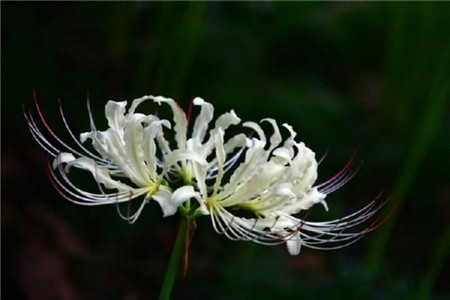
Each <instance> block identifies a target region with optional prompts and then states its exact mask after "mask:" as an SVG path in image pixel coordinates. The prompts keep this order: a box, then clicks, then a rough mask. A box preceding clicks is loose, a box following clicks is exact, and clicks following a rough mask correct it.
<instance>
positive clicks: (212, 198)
mask: <svg viewBox="0 0 450 300" xmlns="http://www.w3.org/2000/svg"><path fill="white" fill-rule="evenodd" d="M34 97H35V106H36V110H37V113H38V115H39V119H40V122H41V125H39V126H38V124H37V123H36V121H35V120H34V118H33V115H32V114H31V112H28V113H25V117H26V119H27V121H28V126H29V128H30V131H31V133H32V135H33V137H34V138H35V139H36V141H37V142H38V143H39V144H40V145H41V146H42V147H43V148H44V149H45V150H46V151H47V152H48V153H49V154H50V156H51V157H53V158H54V159H53V164H52V166H53V168H52V167H51V166H50V165H51V163H50V162H49V164H48V165H49V168H48V175H49V178H50V181H51V183H52V184H53V186H54V187H55V188H56V190H57V191H58V192H59V193H60V194H61V195H62V196H64V197H65V198H66V199H68V200H70V201H72V202H74V203H77V204H82V205H102V204H118V203H122V202H127V201H131V200H133V199H136V198H142V199H143V200H142V202H141V204H140V206H139V209H138V210H137V211H136V212H135V213H133V214H132V215H127V216H124V215H123V214H122V213H121V212H120V210H119V209H118V211H119V214H120V216H121V217H122V218H124V219H127V220H128V221H129V222H130V223H133V222H135V221H136V219H137V218H138V217H139V215H140V213H141V211H142V210H143V208H144V206H145V204H146V203H148V201H149V200H151V199H152V200H154V201H157V202H158V203H159V205H160V206H161V209H162V211H163V215H164V216H170V215H173V214H175V213H176V212H177V211H178V210H179V211H180V212H181V213H182V214H183V215H185V216H187V217H189V218H196V217H198V216H201V215H209V216H210V218H211V222H212V225H213V227H214V229H215V230H216V231H217V232H218V233H221V234H225V235H226V236H227V237H228V238H230V239H232V240H249V241H254V242H257V243H261V244H268V245H274V244H280V243H286V245H287V248H288V251H289V253H290V254H292V255H295V254H298V253H299V252H300V250H301V247H302V246H305V247H310V248H314V249H337V248H341V247H344V246H346V245H349V244H351V243H354V242H355V241H357V240H358V239H359V238H361V237H362V236H363V235H364V234H366V233H368V232H370V231H372V230H374V229H375V228H377V227H378V226H379V225H380V224H381V223H382V222H384V220H383V221H382V222H378V220H375V221H374V222H372V223H371V224H370V225H369V226H367V227H366V228H365V229H363V230H362V231H359V232H358V231H356V232H348V229H350V228H354V227H356V226H359V225H361V224H362V223H364V222H366V221H368V220H369V219H371V218H372V217H373V216H374V214H375V213H376V212H377V211H378V210H379V209H380V208H381V207H382V206H383V205H384V203H382V204H381V205H377V204H376V200H377V199H376V200H374V201H372V202H370V203H369V204H368V205H367V206H365V207H364V208H362V209H361V210H359V211H356V212H355V213H353V214H350V215H348V216H345V217H343V218H340V219H337V220H332V221H326V222H312V221H309V220H308V216H309V209H310V208H311V207H312V206H314V205H315V204H319V203H320V204H321V205H323V207H324V208H325V209H326V210H328V206H327V203H326V202H325V199H326V197H327V195H328V194H330V193H332V192H334V191H335V190H337V189H338V188H340V187H341V186H342V185H344V184H345V183H346V182H347V181H348V180H350V179H351V178H352V177H353V176H354V175H355V173H356V171H352V170H351V165H352V162H353V158H354V155H353V156H352V158H351V159H350V161H349V162H348V163H347V164H346V165H345V166H344V168H343V169H342V170H341V171H340V172H339V173H337V174H336V175H335V176H333V177H332V178H331V179H329V180H327V181H326V182H324V183H322V184H316V179H317V168H318V165H319V162H317V161H316V158H315V154H314V152H313V151H311V150H310V149H309V148H308V147H306V146H305V144H304V143H301V142H297V141H296V140H295V138H296V135H297V134H296V132H295V131H294V130H293V129H292V127H291V126H290V125H287V124H283V127H284V129H285V130H287V134H288V137H287V138H285V139H283V137H282V134H281V132H280V128H279V126H278V124H277V122H276V121H275V120H273V119H264V120H262V123H264V124H268V126H270V127H271V128H272V131H273V133H272V135H271V136H270V138H269V140H267V138H266V135H265V133H264V130H263V129H262V128H261V126H260V125H259V124H257V123H254V122H245V123H243V124H242V126H243V127H244V128H246V129H245V130H246V131H249V130H250V131H253V133H254V135H255V136H250V135H249V136H247V135H246V134H244V133H237V134H234V135H231V137H228V136H229V135H230V133H229V132H227V133H226V131H228V129H229V128H230V127H231V126H233V125H238V124H239V123H240V122H241V120H240V119H239V118H238V117H237V116H236V114H235V113H234V111H233V110H231V111H230V112H228V113H224V114H222V115H220V116H219V117H218V118H217V119H216V120H215V122H214V125H213V126H211V127H210V123H211V122H212V120H213V117H214V107H213V106H212V105H211V104H210V103H208V102H205V101H204V100H203V99H201V98H195V99H194V100H193V102H192V104H193V106H198V107H200V113H199V114H198V116H197V117H196V119H195V121H194V123H193V126H192V128H190V127H189V119H190V112H191V110H192V108H193V106H191V108H190V110H189V111H190V112H189V114H188V116H186V114H185V113H184V111H183V110H182V109H181V108H180V107H179V106H178V104H177V103H176V102H175V101H174V100H172V99H169V98H164V97H161V96H156V97H155V96H144V97H142V98H139V99H136V100H134V101H133V102H132V104H131V106H130V108H129V109H128V111H126V105H127V102H126V101H123V102H114V101H109V102H108V103H107V104H106V107H105V116H106V119H107V121H108V128H107V129H106V130H105V131H99V130H97V128H96V126H95V124H94V121H93V118H92V113H91V110H90V106H89V101H88V115H89V120H90V127H91V128H90V131H88V132H85V133H82V134H81V135H80V140H78V139H77V138H76V137H75V135H74V134H73V133H72V131H71V129H70V127H69V125H68V123H67V121H66V118H65V116H64V113H63V110H62V108H61V105H60V114H61V118H62V121H63V123H64V125H65V127H66V129H67V131H68V132H69V135H70V136H71V139H72V140H73V143H74V144H75V145H76V146H77V147H76V148H74V147H71V146H69V144H68V143H66V142H64V141H63V140H62V139H60V138H59V137H58V136H57V135H56V134H55V133H54V131H53V130H52V129H51V128H50V126H49V125H48V124H47V121H46V120H45V118H44V116H43V114H42V112H41V109H40V107H39V105H38V102H37V100H36V95H34ZM144 101H152V102H154V103H157V104H159V105H161V104H167V105H169V107H170V109H171V111H172V114H173V124H171V123H170V122H169V121H168V120H165V119H160V118H159V117H157V116H156V115H153V114H148V115H146V114H142V113H138V112H136V109H137V108H138V107H139V105H140V104H141V103H143V102H144ZM42 125H43V127H44V128H45V130H44V131H43V130H41V129H40V126H42ZM235 128H239V127H237V126H235ZM168 132H169V133H171V134H173V136H174V141H171V140H170V139H167V138H166V136H168V135H167V133H168ZM226 134H227V139H225V137H226ZM88 139H89V140H90V141H91V143H92V146H93V148H94V150H95V151H90V150H89V149H87V148H86V147H85V146H83V143H85V142H86V141H87V140H88ZM225 140H226V141H225ZM240 157H243V161H242V162H241V163H240V164H237V162H238V161H239V158H240ZM72 167H75V168H78V169H82V170H86V171H89V172H90V173H91V174H92V176H93V177H94V179H95V181H96V182H97V184H98V189H99V192H97V193H92V192H88V191H86V190H83V189H81V188H79V187H77V186H76V185H75V184H74V183H73V182H72V181H71V179H70V178H69V177H68V173H69V170H70V168H72ZM227 172H228V173H231V174H228V173H227ZM166 179H167V180H166ZM174 187H177V188H176V189H175V188H174ZM173 190H174V191H173ZM190 199H195V200H196V202H195V203H194V204H193V205H192V206H191V202H190ZM305 211H307V213H306V215H305V216H304V217H303V218H300V217H298V215H299V214H300V213H302V212H305Z"/></svg>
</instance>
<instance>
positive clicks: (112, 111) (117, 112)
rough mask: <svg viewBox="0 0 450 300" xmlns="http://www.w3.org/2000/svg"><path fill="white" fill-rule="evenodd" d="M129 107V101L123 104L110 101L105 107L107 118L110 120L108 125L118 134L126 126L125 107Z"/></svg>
mask: <svg viewBox="0 0 450 300" xmlns="http://www.w3.org/2000/svg"><path fill="white" fill-rule="evenodd" d="M126 105H127V101H123V102H115V101H112V100H109V101H108V103H106V106H105V116H106V119H107V120H108V125H109V127H111V128H112V129H113V130H115V131H117V132H122V130H123V127H124V126H125V123H126V119H125V116H124V114H125V106H126Z"/></svg>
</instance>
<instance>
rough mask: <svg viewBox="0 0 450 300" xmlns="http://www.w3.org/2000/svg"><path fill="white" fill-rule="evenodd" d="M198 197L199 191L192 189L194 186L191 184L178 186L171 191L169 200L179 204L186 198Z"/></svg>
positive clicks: (176, 204)
mask: <svg viewBox="0 0 450 300" xmlns="http://www.w3.org/2000/svg"><path fill="white" fill-rule="evenodd" d="M199 197H200V195H199V193H198V192H196V191H195V190H194V187H193V186H191V185H185V186H183V187H180V188H178V189H177V190H176V191H175V192H173V194H172V197H171V199H170V201H171V202H172V203H173V204H174V205H175V206H176V207H178V206H180V205H181V204H183V203H184V202H185V201H186V200H189V199H192V198H196V199H198V198H199Z"/></svg>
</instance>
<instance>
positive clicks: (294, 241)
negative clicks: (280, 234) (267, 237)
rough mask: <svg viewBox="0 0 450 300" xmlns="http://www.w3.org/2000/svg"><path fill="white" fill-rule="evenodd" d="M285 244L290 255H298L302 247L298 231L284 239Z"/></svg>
mask: <svg viewBox="0 0 450 300" xmlns="http://www.w3.org/2000/svg"><path fill="white" fill-rule="evenodd" d="M286 246H287V249H288V251H289V254H290V255H298V254H299V253H300V250H301V247H302V239H301V237H300V233H299V232H297V233H296V234H295V235H294V236H293V237H292V238H290V239H289V240H287V241H286Z"/></svg>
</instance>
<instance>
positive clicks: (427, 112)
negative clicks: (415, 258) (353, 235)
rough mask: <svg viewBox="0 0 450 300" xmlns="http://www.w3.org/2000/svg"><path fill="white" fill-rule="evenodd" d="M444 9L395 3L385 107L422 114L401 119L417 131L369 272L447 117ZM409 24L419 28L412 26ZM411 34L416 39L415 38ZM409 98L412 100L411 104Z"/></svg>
mask: <svg viewBox="0 0 450 300" xmlns="http://www.w3.org/2000/svg"><path fill="white" fill-rule="evenodd" d="M440 9H441V8H440V7H439V6H436V5H427V6H424V7H421V10H420V11H419V10H418V9H417V8H415V7H410V6H406V7H405V6H397V7H396V13H395V15H396V17H394V18H393V21H394V24H393V26H392V27H393V28H394V30H393V31H392V37H391V40H392V42H391V43H390V46H391V51H390V59H389V66H388V68H387V69H388V73H387V74H386V78H387V80H386V82H385V86H386V87H385V90H386V92H385V101H384V106H385V109H386V111H387V110H391V111H392V113H393V114H396V115H398V116H399V117H400V118H401V117H406V118H408V117H409V118H412V115H411V114H412V112H411V111H408V110H411V109H414V107H413V106H416V107H417V108H416V109H420V111H421V112H422V113H421V116H420V118H418V119H417V121H418V122H417V124H411V123H412V122H408V120H401V119H400V120H399V123H406V124H409V125H410V126H411V125H412V126H411V128H408V131H409V130H412V132H413V133H412V134H410V135H411V137H412V142H411V146H410V147H409V151H408V154H407V155H406V158H405V160H404V162H403V166H402V169H401V170H400V172H399V175H398V176H397V180H396V184H395V186H394V190H393V194H392V198H393V201H391V203H390V204H391V205H389V206H388V207H387V208H386V210H387V211H389V210H392V209H393V207H394V204H397V205H398V207H397V212H396V214H394V215H393V216H392V217H391V218H390V220H389V221H388V222H387V223H386V224H385V225H384V226H383V227H382V228H380V229H379V230H378V231H377V232H376V233H375V234H374V237H373V238H372V243H371V247H370V250H369V253H368V256H367V267H366V270H367V272H369V273H376V272H377V271H378V268H380V267H381V266H383V262H382V260H383V256H384V255H385V249H386V247H387V245H389V242H390V234H391V231H392V229H393V227H394V226H395V224H396V219H397V218H396V217H397V214H398V213H399V212H400V210H401V208H402V206H403V205H404V202H405V201H408V198H410V197H409V196H410V195H409V193H410V190H411V187H412V185H413V183H414V181H415V180H420V176H419V175H420V174H419V171H420V167H421V164H422V163H423V161H424V158H425V156H426V155H427V152H428V151H429V148H430V146H431V144H432V143H433V141H434V138H435V136H436V134H435V133H436V131H437V130H438V129H439V126H441V125H442V123H443V120H444V117H447V116H448V111H447V109H448V107H447V106H448V101H449V97H450V94H449V92H450V81H449V78H450V39H449V37H448V34H447V33H446V32H443V31H440V30H436V29H439V26H440V25H443V24H440V21H441V20H442V18H440V17H439V14H440V11H439V10H440ZM417 15H418V16H417ZM411 28H414V29H416V30H413V31H411ZM412 36H414V37H415V38H414V39H412ZM408 37H411V38H408ZM441 47H442V48H443V49H445V50H444V51H443V52H439V53H436V52H435V49H441ZM405 49H408V51H405ZM405 74H408V76H405ZM407 103H413V105H410V106H407V105H406V104H407ZM403 110H407V111H406V113H402V112H403ZM414 123H415V122H414ZM406 124H405V125H403V126H406ZM405 129H406V128H405ZM416 177H419V178H417V179H416ZM428 284H431V282H428ZM423 291H424V289H422V292H423Z"/></svg>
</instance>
